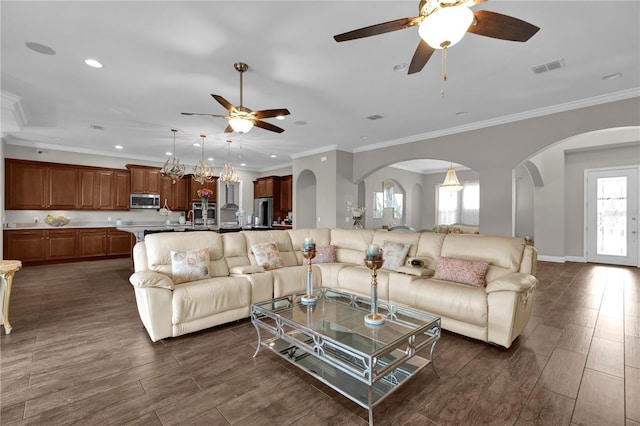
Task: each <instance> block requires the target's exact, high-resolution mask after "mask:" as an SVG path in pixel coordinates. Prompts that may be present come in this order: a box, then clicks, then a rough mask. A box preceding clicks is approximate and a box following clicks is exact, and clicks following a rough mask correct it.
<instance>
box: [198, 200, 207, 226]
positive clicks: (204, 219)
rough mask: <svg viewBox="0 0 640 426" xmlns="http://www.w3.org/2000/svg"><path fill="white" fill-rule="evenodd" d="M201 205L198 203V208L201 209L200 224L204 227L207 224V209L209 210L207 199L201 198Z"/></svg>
mask: <svg viewBox="0 0 640 426" xmlns="http://www.w3.org/2000/svg"><path fill="white" fill-rule="evenodd" d="M200 201H201V203H200V207H201V208H202V224H203V225H206V224H207V218H208V212H207V209H208V208H209V199H208V198H205V197H202V198H201V199H200Z"/></svg>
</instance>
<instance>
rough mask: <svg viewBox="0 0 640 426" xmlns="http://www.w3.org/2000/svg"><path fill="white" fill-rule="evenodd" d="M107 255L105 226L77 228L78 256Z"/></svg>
mask: <svg viewBox="0 0 640 426" xmlns="http://www.w3.org/2000/svg"><path fill="white" fill-rule="evenodd" d="M106 255H107V231H106V229H105V228H86V229H79V230H78V256H79V257H102V256H106Z"/></svg>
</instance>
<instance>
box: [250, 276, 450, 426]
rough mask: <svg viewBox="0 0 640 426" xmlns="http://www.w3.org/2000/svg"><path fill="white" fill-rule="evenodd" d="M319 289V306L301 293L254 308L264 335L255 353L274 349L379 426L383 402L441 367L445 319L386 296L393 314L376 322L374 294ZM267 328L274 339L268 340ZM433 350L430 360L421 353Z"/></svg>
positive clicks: (383, 306)
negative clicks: (438, 348)
mask: <svg viewBox="0 0 640 426" xmlns="http://www.w3.org/2000/svg"><path fill="white" fill-rule="evenodd" d="M314 294H315V295H316V296H317V297H318V302H317V303H316V304H315V305H305V304H302V303H301V302H300V298H301V297H302V296H303V295H304V293H301V294H297V295H292V296H286V297H279V298H276V299H272V300H269V301H265V302H259V303H255V304H253V305H252V306H251V322H252V323H253V325H254V326H255V328H256V331H257V333H258V347H257V348H256V352H255V354H254V355H253V356H254V357H255V356H257V355H258V353H259V351H260V347H261V346H264V347H265V348H268V349H269V350H271V351H273V352H274V353H276V354H278V355H279V356H280V357H282V358H284V359H286V360H287V361H289V362H291V363H293V364H295V365H296V366H298V367H299V368H300V369H302V370H303V371H305V372H307V373H308V374H310V375H311V376H313V377H315V378H316V379H318V380H320V381H321V382H323V383H324V384H326V385H327V386H329V387H331V388H333V389H335V390H336V391H337V392H339V393H340V394H342V395H344V396H345V397H347V398H349V399H350V400H352V401H353V402H355V403H356V404H358V405H360V406H361V407H363V408H365V409H367V410H368V411H369V424H370V425H373V407H374V406H375V405H377V404H378V403H380V402H381V401H382V400H384V398H385V397H387V396H388V395H389V394H390V393H391V392H392V391H394V390H395V389H397V387H398V386H400V385H401V384H402V383H404V382H405V381H406V380H407V379H409V378H410V377H412V376H413V375H415V374H416V373H418V372H419V371H420V370H422V368H424V367H425V366H427V365H428V364H431V366H432V368H433V362H432V360H433V350H434V348H435V345H436V343H437V342H438V339H439V338H440V334H441V326H440V318H439V317H437V316H435V315H432V314H429V313H426V312H421V311H417V310H415V309H409V308H404V307H401V306H394V305H390V304H388V303H385V302H380V301H379V302H378V310H379V313H381V314H384V315H385V316H386V318H387V319H386V321H385V323H384V324H383V325H381V326H369V325H365V323H364V316H365V315H366V314H368V313H369V312H370V305H371V301H370V299H368V298H365V297H361V296H357V295H354V294H350V293H346V292H343V291H338V290H334V289H329V288H320V289H316V290H314ZM261 330H264V331H266V332H267V334H268V335H269V336H271V337H269V338H268V339H266V340H263V338H262V334H261ZM427 347H430V349H429V351H428V352H427V354H428V358H427V357H425V356H421V355H418V352H421V351H422V350H423V349H425V348H427ZM425 352H426V351H425ZM433 371H434V372H435V368H434V369H433ZM436 375H437V373H436Z"/></svg>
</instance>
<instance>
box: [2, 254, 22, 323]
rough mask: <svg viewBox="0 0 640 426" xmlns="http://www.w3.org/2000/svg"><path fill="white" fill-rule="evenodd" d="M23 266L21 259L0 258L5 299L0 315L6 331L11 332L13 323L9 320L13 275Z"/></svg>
mask: <svg viewBox="0 0 640 426" xmlns="http://www.w3.org/2000/svg"><path fill="white" fill-rule="evenodd" d="M21 267H22V262H20V261H19V260H0V276H1V277H2V281H3V283H0V285H3V286H4V298H3V299H4V300H3V303H2V312H0V313H2V315H0V320H2V322H1V323H0V324H4V332H5V333H6V334H11V323H10V322H9V300H10V299H11V283H12V282H13V275H14V274H15V273H16V271H18V270H19V269H20V268H21Z"/></svg>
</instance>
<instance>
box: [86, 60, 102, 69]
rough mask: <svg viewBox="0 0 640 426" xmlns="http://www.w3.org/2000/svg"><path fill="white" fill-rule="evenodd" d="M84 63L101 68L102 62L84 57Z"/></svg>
mask: <svg viewBox="0 0 640 426" xmlns="http://www.w3.org/2000/svg"><path fill="white" fill-rule="evenodd" d="M84 63H85V64H87V65H89V66H90V67H92V68H102V64H101V63H100V62H98V61H96V60H95V59H85V61H84Z"/></svg>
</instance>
